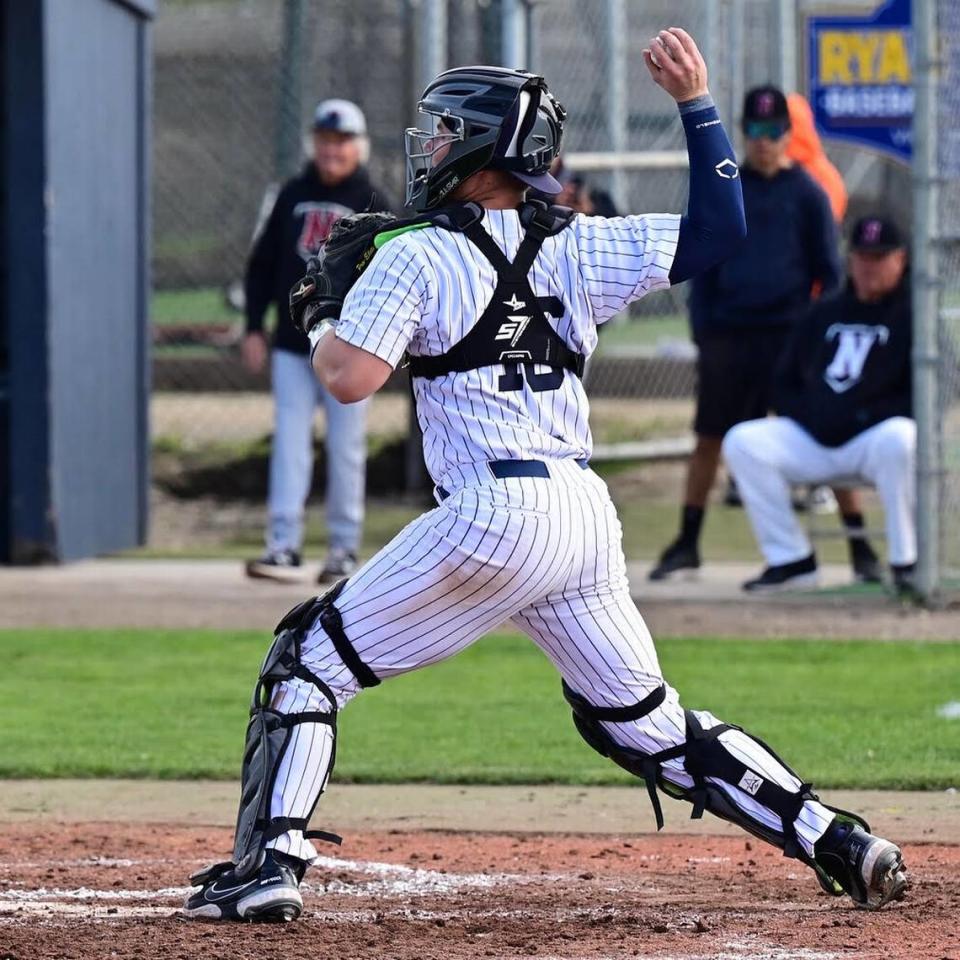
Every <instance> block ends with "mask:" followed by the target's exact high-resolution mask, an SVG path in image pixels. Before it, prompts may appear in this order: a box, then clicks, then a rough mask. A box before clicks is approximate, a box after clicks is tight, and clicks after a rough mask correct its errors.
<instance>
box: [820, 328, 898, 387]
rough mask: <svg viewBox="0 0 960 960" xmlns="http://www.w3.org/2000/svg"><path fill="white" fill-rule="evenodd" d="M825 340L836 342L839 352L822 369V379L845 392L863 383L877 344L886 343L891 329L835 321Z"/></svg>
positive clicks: (830, 385)
mask: <svg viewBox="0 0 960 960" xmlns="http://www.w3.org/2000/svg"><path fill="white" fill-rule="evenodd" d="M826 339H827V340H828V341H830V340H836V341H837V352H836V353H835V354H834V355H833V360H831V361H830V365H829V366H828V367H827V369H826V370H825V371H824V372H823V379H824V380H826V382H827V385H828V386H829V387H830V389H831V390H833V391H834V392H835V393H846V392H847V391H848V390H849V389H850V388H851V387H855V386H856V385H857V384H858V383H859V382H860V380H861V379H862V377H863V368H864V366H865V365H866V362H867V357H869V356H870V351H871V350H872V349H873V346H874V344H876V343H879V344H881V346H882V345H883V344H885V343H886V342H887V340H889V339H890V330H889V329H888V328H887V327H884V326H875V327H874V326H869V325H867V324H862V323H851V324H845V323H834V324H833V325H832V326H831V327H830V328H829V329H828V330H827V334H826Z"/></svg>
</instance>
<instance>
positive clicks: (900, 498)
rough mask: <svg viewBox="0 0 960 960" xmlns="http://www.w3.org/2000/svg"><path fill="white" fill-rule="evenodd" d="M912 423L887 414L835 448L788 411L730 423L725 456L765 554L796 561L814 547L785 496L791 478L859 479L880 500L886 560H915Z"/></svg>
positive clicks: (772, 561) (774, 561)
mask: <svg viewBox="0 0 960 960" xmlns="http://www.w3.org/2000/svg"><path fill="white" fill-rule="evenodd" d="M916 444H917V428H916V424H915V423H914V422H913V420H910V419H909V418H907V417H890V418H889V419H887V420H884V421H882V422H881V423H878V424H877V425H876V426H873V427H870V428H869V429H867V430H864V431H863V433H859V434H857V436H855V437H854V438H853V439H852V440H849V441H848V442H847V443H845V444H843V445H842V446H839V447H826V446H824V445H823V444H822V443H818V442H817V441H816V440H815V439H814V438H813V437H812V436H811V435H810V434H809V433H807V431H806V430H804V429H803V427H801V426H800V425H799V424H798V423H796V422H795V421H794V420H791V419H789V418H788V417H768V418H766V419H764V420H749V421H747V422H746V423H739V424H737V425H736V426H735V427H733V428H732V429H731V430H730V431H729V432H728V433H727V435H726V437H725V438H724V441H723V455H724V457H725V459H726V462H727V466H728V467H729V468H730V472H731V473H732V474H733V476H734V479H735V480H736V481H737V489H738V490H739V491H740V496H741V497H742V499H743V505H744V507H745V508H746V511H747V516H748V517H749V518H750V524H751V526H752V527H753V532H754V535H755V536H756V538H757V543H758V544H759V546H760V550H761V552H762V553H763V557H764V560H766V562H767V564H769V565H770V566H779V565H780V564H784V563H793V562H794V561H795V560H802V559H803V558H804V557H807V556H809V555H810V554H811V553H812V552H813V548H812V547H811V545H810V540H809V539H808V538H807V536H806V534H805V533H804V532H803V528H802V527H801V526H800V523H799V522H798V521H797V517H796V514H795V513H794V511H793V508H792V506H791V503H790V485H791V484H810V483H812V484H820V483H826V484H829V483H830V482H831V481H835V480H839V479H847V478H851V477H853V478H862V479H864V480H867V481H868V482H869V483H871V484H873V485H874V486H875V487H876V488H877V493H878V495H879V497H880V500H881V502H882V503H883V510H884V517H885V521H886V534H887V555H888V556H887V559H888V560H889V562H890V563H892V564H897V565H901V564H910V563H915V562H916V559H917V534H916V523H915V518H914V503H915V486H916V477H915V460H916Z"/></svg>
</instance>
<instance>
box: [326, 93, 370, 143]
mask: <svg viewBox="0 0 960 960" xmlns="http://www.w3.org/2000/svg"><path fill="white" fill-rule="evenodd" d="M313 129H314V130H335V131H337V133H349V134H351V135H352V136H355V137H362V136H365V135H366V132H367V121H366V119H365V118H364V116H363V111H362V110H361V109H360V108H359V107H358V106H357V105H356V104H355V103H352V102H351V101H350V100H321V101H320V103H318V104H317V109H316V110H315V111H314V113H313Z"/></svg>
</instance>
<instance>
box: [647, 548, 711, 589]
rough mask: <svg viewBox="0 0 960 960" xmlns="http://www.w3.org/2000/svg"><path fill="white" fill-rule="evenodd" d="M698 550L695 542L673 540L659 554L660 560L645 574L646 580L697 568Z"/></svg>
mask: <svg viewBox="0 0 960 960" xmlns="http://www.w3.org/2000/svg"><path fill="white" fill-rule="evenodd" d="M699 569H700V551H699V550H698V549H697V547H696V544H688V543H684V542H683V541H682V540H675V541H674V542H673V543H671V544H670V546H669V547H667V549H666V550H664V551H663V553H662V554H660V562H659V563H658V564H657V565H656V566H655V567H654V568H653V569H652V570H651V571H650V573H649V574H647V579H648V580H666V579H667V577H669V576H670V574H672V573H677V572H679V571H680V570H699Z"/></svg>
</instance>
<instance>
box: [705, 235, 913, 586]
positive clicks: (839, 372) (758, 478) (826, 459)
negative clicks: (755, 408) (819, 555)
mask: <svg viewBox="0 0 960 960" xmlns="http://www.w3.org/2000/svg"><path fill="white" fill-rule="evenodd" d="M850 246H851V251H850V259H849V282H848V284H847V286H846V289H845V290H844V291H843V292H842V293H840V294H838V295H837V296H835V297H832V298H830V299H827V300H824V301H821V302H818V303H817V304H816V305H815V306H814V307H813V310H812V311H811V313H810V315H809V318H808V319H807V320H806V321H805V322H803V323H799V324H797V325H796V327H795V328H794V331H793V333H792V334H791V337H790V339H789V340H788V342H787V345H786V347H785V349H784V353H783V355H782V357H781V360H780V364H779V368H778V371H777V376H776V378H775V387H774V403H775V409H776V410H777V412H778V414H779V416H776V417H770V418H767V419H763V420H750V421H747V422H746V423H741V424H739V425H737V426H735V427H734V428H733V429H732V430H730V432H729V433H728V434H727V436H726V439H725V440H724V442H723V454H724V456H725V457H726V461H727V466H728V467H729V469H730V471H731V473H732V474H733V476H734V477H735V478H736V481H737V487H738V488H739V490H740V494H741V496H742V498H743V503H744V506H745V507H746V510H747V515H748V516H749V518H750V523H751V525H752V526H753V532H754V534H755V535H756V538H757V541H758V542H759V545H760V549H761V551H762V552H763V556H764V559H765V560H766V563H767V567H766V569H765V570H764V571H763V572H762V573H761V574H760V576H759V577H757V578H756V579H754V580H749V581H748V582H747V583H745V584H744V585H743V588H744V590H748V591H759V590H775V589H778V588H781V589H782V588H789V587H797V586H804V585H810V584H814V583H816V581H817V559H816V556H815V555H814V552H813V549H812V547H811V546H810V541H809V540H808V539H807V537H806V536H805V534H804V532H803V530H802V528H801V527H800V524H799V523H798V522H797V518H796V516H795V515H794V512H793V510H792V508H791V505H790V485H791V484H820V483H831V482H833V481H836V480H838V479H840V478H845V477H857V478H862V479H864V480H866V481H868V482H869V483H872V484H873V485H874V486H875V487H876V488H877V492H878V494H879V496H880V500H881V501H882V503H883V509H884V513H885V515H886V531H887V551H888V560H889V562H890V565H891V570H892V573H893V580H894V586H895V587H896V589H897V590H898V592H908V591H909V590H910V589H911V588H912V586H911V575H912V572H913V568H914V565H915V563H916V559H917V544H916V530H915V519H914V459H915V447H916V426H915V424H914V421H913V420H912V419H910V417H911V409H912V404H911V400H912V396H911V372H910V350H911V326H912V323H911V308H910V288H909V284H908V276H907V251H906V245H905V243H904V241H903V239H902V237H901V234H900V231H899V230H898V229H897V227H896V225H895V224H894V223H892V222H891V221H889V220H886V219H884V218H882V217H876V216H870V217H864V218H862V219H861V220H859V221H857V223H856V224H855V226H854V228H853V233H852V236H851V242H850Z"/></svg>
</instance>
